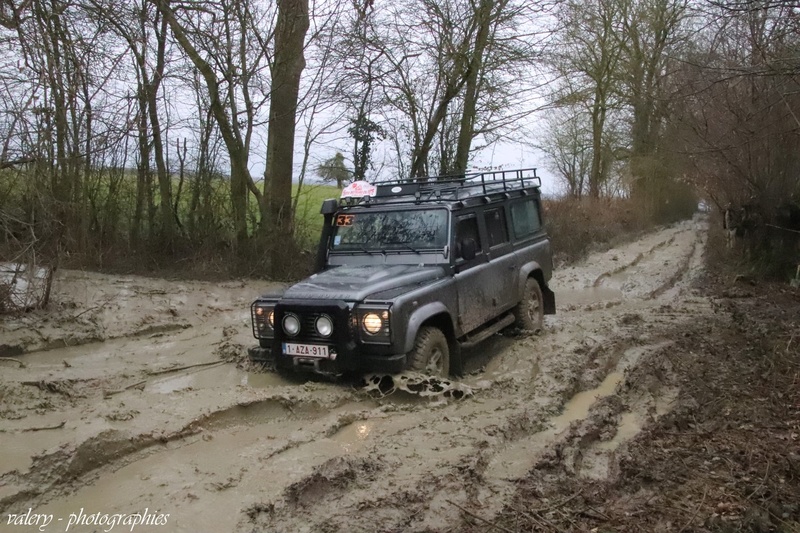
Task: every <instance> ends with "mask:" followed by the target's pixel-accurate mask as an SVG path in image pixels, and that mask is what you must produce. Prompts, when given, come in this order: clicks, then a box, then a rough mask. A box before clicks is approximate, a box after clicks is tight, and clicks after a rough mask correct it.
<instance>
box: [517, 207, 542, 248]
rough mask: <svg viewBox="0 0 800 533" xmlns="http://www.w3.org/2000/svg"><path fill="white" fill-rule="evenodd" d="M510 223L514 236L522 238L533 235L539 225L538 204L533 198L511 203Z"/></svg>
mask: <svg viewBox="0 0 800 533" xmlns="http://www.w3.org/2000/svg"><path fill="white" fill-rule="evenodd" d="M511 224H512V225H513V226H514V237H516V238H517V239H522V238H524V237H528V236H530V235H533V234H534V233H536V232H537V231H539V228H540V227H541V223H540V222H539V205H538V203H537V202H536V200H534V199H530V200H526V201H524V202H517V203H515V204H512V205H511Z"/></svg>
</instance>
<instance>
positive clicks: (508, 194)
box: [250, 169, 555, 376]
mask: <svg viewBox="0 0 800 533" xmlns="http://www.w3.org/2000/svg"><path fill="white" fill-rule="evenodd" d="M540 185H541V182H540V180H539V178H538V177H537V176H536V170H535V169H523V170H512V171H498V172H487V173H480V174H472V175H466V176H461V177H458V178H452V177H439V178H428V179H427V180H426V181H424V182H419V181H417V182H408V181H402V182H389V183H385V182H384V183H378V184H376V185H371V184H369V183H366V182H356V183H354V184H352V185H350V186H348V187H347V188H345V189H344V190H343V191H342V198H341V199H340V200H339V201H336V200H326V201H325V202H324V203H323V206H322V214H323V215H324V217H325V223H324V226H323V231H322V237H321V240H320V245H319V250H318V258H317V261H318V272H317V273H316V274H314V275H312V276H311V277H309V278H307V279H305V280H303V281H301V282H299V283H297V284H295V285H292V286H291V287H289V288H288V289H286V290H285V291H284V292H283V294H266V295H264V296H262V297H260V298H258V299H257V300H256V301H255V302H254V303H253V305H252V306H251V315H252V323H253V334H254V335H255V337H256V338H257V339H258V341H259V345H258V346H256V347H253V348H251V349H250V357H251V358H252V359H254V360H267V359H269V360H274V362H275V365H276V366H277V367H278V368H279V369H294V370H300V371H312V372H319V373H327V374H342V373H345V372H348V371H374V372H399V371H403V370H407V369H408V370H415V371H419V372H423V373H426V374H430V375H440V376H446V375H448V374H450V373H453V374H458V373H460V372H461V348H464V347H468V346H471V345H474V344H475V343H477V342H480V341H482V340H483V339H486V338H487V337H489V336H491V335H493V334H494V333H496V332H498V331H500V330H501V329H503V328H505V327H508V326H511V325H512V324H516V325H517V326H518V327H520V328H522V329H525V330H533V331H536V330H539V329H541V327H542V319H543V315H544V314H551V313H555V296H554V294H553V292H552V291H551V290H550V289H549V288H548V286H547V282H548V280H549V279H550V277H551V273H552V268H553V266H552V265H553V261H552V253H551V250H550V240H549V238H548V236H547V233H546V232H545V231H544V229H543V227H542V218H541V205H540V192H539V188H540Z"/></svg>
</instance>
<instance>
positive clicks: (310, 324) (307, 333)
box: [296, 313, 336, 342]
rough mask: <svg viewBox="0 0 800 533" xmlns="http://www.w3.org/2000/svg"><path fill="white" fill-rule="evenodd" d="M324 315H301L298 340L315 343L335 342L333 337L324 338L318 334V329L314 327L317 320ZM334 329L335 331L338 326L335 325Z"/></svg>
mask: <svg viewBox="0 0 800 533" xmlns="http://www.w3.org/2000/svg"><path fill="white" fill-rule="evenodd" d="M324 314H326V313H306V314H303V315H300V333H298V334H297V337H296V338H302V339H303V340H309V341H314V342H333V335H330V336H328V337H323V336H322V335H320V334H319V333H317V328H316V327H315V325H314V324H315V322H316V321H317V319H318V318H319V317H321V316H322V315H324ZM331 320H333V317H331ZM333 327H334V329H335V328H336V324H334V325H333Z"/></svg>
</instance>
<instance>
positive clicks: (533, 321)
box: [514, 278, 544, 334]
mask: <svg viewBox="0 0 800 533" xmlns="http://www.w3.org/2000/svg"><path fill="white" fill-rule="evenodd" d="M514 317H515V318H516V320H515V322H514V324H515V325H516V326H517V327H518V328H520V329H524V330H528V331H532V332H533V333H537V334H538V333H541V332H542V329H543V328H544V297H543V296H542V288H541V287H540V286H539V282H538V281H536V280H535V279H534V278H528V279H527V280H526V281H525V292H524V294H523V295H522V300H520V302H519V304H517V306H516V307H515V308H514Z"/></svg>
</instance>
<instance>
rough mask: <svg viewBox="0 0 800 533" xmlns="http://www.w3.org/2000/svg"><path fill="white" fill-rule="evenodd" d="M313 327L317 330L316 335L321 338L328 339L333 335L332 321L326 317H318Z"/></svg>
mask: <svg viewBox="0 0 800 533" xmlns="http://www.w3.org/2000/svg"><path fill="white" fill-rule="evenodd" d="M314 327H315V328H317V333H319V334H320V335H322V336H323V337H330V336H331V333H333V321H332V320H331V317H329V316H328V315H322V316H320V317H319V318H318V319H317V320H316V321H315V322H314Z"/></svg>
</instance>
